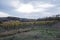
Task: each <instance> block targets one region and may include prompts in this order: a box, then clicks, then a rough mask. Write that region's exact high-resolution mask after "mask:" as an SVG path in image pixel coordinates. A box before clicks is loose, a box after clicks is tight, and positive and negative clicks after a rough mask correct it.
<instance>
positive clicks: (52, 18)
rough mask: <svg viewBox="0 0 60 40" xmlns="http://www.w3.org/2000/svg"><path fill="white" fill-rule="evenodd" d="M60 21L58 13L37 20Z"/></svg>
mask: <svg viewBox="0 0 60 40" xmlns="http://www.w3.org/2000/svg"><path fill="white" fill-rule="evenodd" d="M52 20H53V21H60V15H56V16H53V17H46V18H39V19H37V21H52Z"/></svg>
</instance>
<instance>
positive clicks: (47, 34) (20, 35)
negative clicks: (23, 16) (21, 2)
mask: <svg viewBox="0 0 60 40" xmlns="http://www.w3.org/2000/svg"><path fill="white" fill-rule="evenodd" d="M5 23H6V25H4V23H2V24H0V25H1V26H2V27H1V28H2V30H3V27H4V28H5V30H8V31H3V32H0V40H60V29H57V28H55V27H52V25H54V24H57V23H58V22H57V21H41V22H39V21H38V22H18V21H16V22H15V21H14V22H13V23H12V24H13V25H12V24H10V23H11V22H5ZM9 24H10V25H9ZM7 25H8V26H7ZM15 27H16V28H15Z"/></svg>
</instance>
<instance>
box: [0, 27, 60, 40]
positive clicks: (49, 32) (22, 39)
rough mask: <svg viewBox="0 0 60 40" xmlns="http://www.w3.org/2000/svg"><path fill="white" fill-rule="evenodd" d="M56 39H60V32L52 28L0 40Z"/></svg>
mask: <svg viewBox="0 0 60 40" xmlns="http://www.w3.org/2000/svg"><path fill="white" fill-rule="evenodd" d="M56 38H60V30H58V29H52V28H37V29H32V30H31V31H30V32H25V33H20V34H16V35H14V36H11V37H4V38H0V40H56Z"/></svg>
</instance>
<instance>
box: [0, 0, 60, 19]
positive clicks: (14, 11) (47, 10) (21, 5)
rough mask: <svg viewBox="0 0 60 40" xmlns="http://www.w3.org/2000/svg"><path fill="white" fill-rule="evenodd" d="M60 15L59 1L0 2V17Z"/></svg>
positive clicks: (10, 0)
mask: <svg viewBox="0 0 60 40" xmlns="http://www.w3.org/2000/svg"><path fill="white" fill-rule="evenodd" d="M56 14H60V0H0V17H7V16H15V17H20V18H35V19H37V18H42V17H49V16H52V15H56Z"/></svg>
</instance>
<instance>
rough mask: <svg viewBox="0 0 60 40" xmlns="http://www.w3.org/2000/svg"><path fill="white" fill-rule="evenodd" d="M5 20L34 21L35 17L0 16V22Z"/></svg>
mask: <svg viewBox="0 0 60 40" xmlns="http://www.w3.org/2000/svg"><path fill="white" fill-rule="evenodd" d="M5 21H21V22H30V21H35V19H27V18H18V17H0V22H5Z"/></svg>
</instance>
